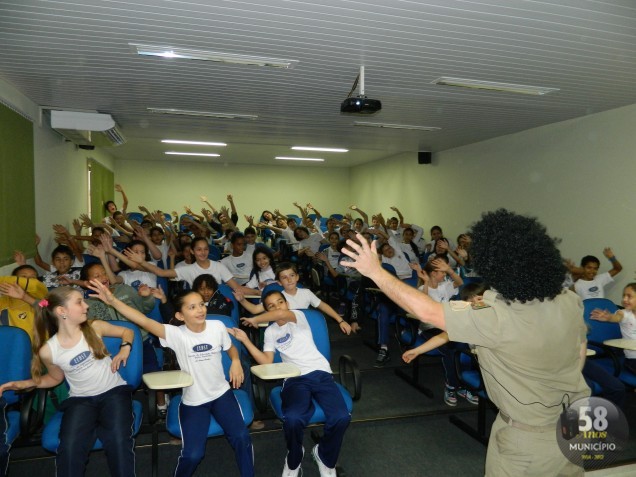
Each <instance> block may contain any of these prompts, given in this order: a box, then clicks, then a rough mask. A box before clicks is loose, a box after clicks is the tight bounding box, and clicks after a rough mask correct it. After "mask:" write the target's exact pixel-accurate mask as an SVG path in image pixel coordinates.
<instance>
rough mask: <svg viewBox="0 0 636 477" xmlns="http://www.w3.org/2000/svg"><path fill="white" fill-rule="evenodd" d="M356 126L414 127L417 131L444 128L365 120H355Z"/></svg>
mask: <svg viewBox="0 0 636 477" xmlns="http://www.w3.org/2000/svg"><path fill="white" fill-rule="evenodd" d="M353 125H354V126H365V127H370V128H390V129H414V130H417V131H437V130H439V129H442V128H438V127H435V126H415V125H411V124H390V123H368V122H365V121H354V122H353Z"/></svg>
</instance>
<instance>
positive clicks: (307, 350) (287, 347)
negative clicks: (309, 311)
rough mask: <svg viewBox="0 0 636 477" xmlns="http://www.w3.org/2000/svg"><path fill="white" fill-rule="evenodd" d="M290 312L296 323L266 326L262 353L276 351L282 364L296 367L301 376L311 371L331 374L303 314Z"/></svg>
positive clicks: (294, 311) (297, 311) (298, 311)
mask: <svg viewBox="0 0 636 477" xmlns="http://www.w3.org/2000/svg"><path fill="white" fill-rule="evenodd" d="M291 311H292V313H294V315H296V323H294V322H287V323H285V324H284V325H283V326H278V325H277V324H276V323H273V324H271V325H270V326H268V327H267V329H266V330H265V339H264V343H263V351H265V352H268V351H270V352H275V351H278V352H279V353H280V357H281V359H282V361H283V363H291V364H293V365H295V366H297V367H298V369H300V375H301V376H302V375H305V374H309V373H311V372H313V371H324V372H326V373H329V374H331V367H330V366H329V362H328V361H327V360H326V359H325V357H324V356H323V355H322V354H321V353H320V351H318V348H316V344H315V343H314V338H313V335H312V334H311V328H310V327H309V323H308V322H307V318H306V317H305V314H304V313H303V312H302V311H300V310H291Z"/></svg>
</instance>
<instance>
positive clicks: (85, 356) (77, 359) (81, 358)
mask: <svg viewBox="0 0 636 477" xmlns="http://www.w3.org/2000/svg"><path fill="white" fill-rule="evenodd" d="M90 355H91V352H90V351H84V352H83V353H80V354H78V355H77V356H75V357H74V358H73V359H72V360H71V361H70V362H69V363H68V364H69V365H71V366H77V365H78V364H80V363H82V362H84V361H86V360H87V359H88V358H89V357H90Z"/></svg>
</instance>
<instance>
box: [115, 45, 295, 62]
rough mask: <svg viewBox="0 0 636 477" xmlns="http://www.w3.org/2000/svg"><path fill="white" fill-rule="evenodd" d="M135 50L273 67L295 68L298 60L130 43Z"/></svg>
mask: <svg viewBox="0 0 636 477" xmlns="http://www.w3.org/2000/svg"><path fill="white" fill-rule="evenodd" d="M128 45H129V46H130V48H131V49H132V51H133V52H135V53H137V54H138V55H142V56H159V57H161V58H178V59H185V60H203V61H214V62H217V63H231V64H235V65H252V66H269V67H272V68H293V67H294V65H295V64H296V63H298V60H285V59H281V58H267V57H264V56H250V55H237V54H233V53H220V52H217V51H206V50H193V49H190V48H174V47H171V46H157V45H141V44H138V43H128Z"/></svg>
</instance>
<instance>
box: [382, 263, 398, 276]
mask: <svg viewBox="0 0 636 477" xmlns="http://www.w3.org/2000/svg"><path fill="white" fill-rule="evenodd" d="M382 268H384V269H385V270H386V271H387V272H389V273H390V274H391V275H394V276H396V277H397V272H396V271H395V267H394V266H393V265H391V264H390V263H382Z"/></svg>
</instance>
